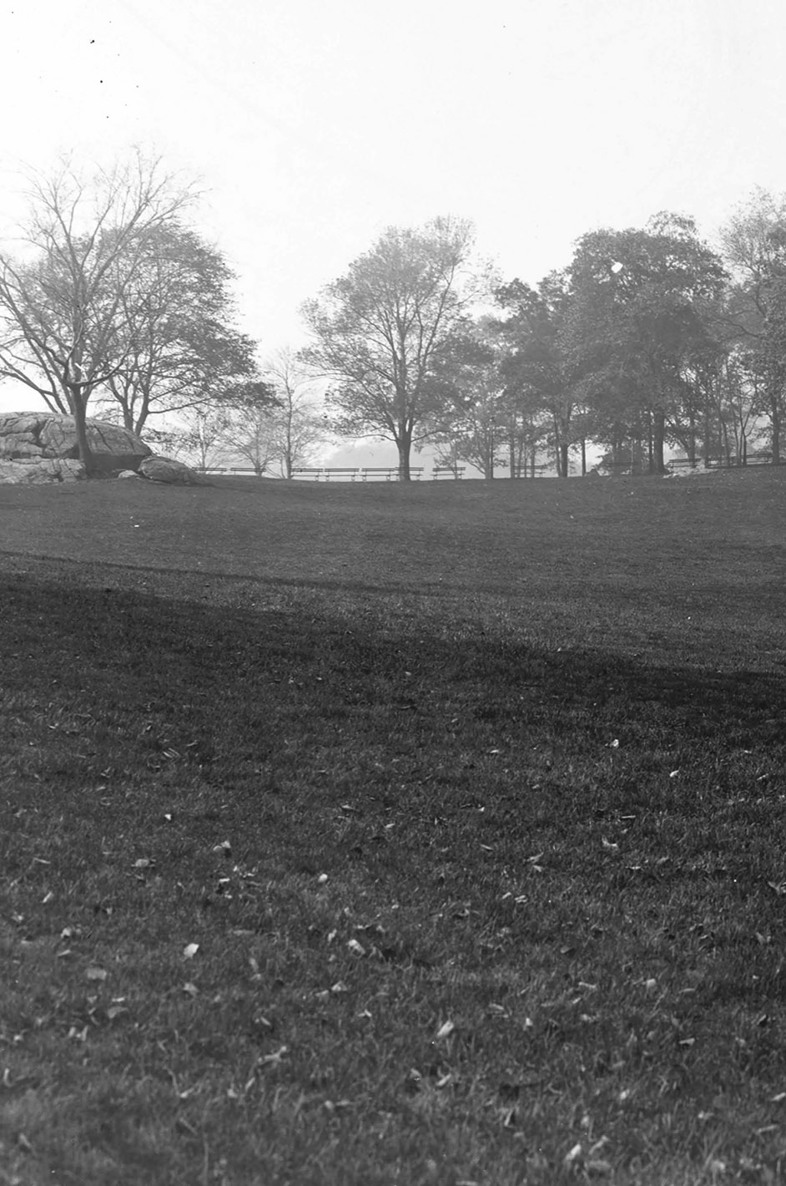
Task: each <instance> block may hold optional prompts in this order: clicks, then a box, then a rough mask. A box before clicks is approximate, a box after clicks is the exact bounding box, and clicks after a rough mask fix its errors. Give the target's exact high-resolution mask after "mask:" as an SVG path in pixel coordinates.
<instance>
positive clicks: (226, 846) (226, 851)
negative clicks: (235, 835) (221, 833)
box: [213, 840, 232, 857]
mask: <svg viewBox="0 0 786 1186" xmlns="http://www.w3.org/2000/svg"><path fill="white" fill-rule="evenodd" d="M213 852H220V853H223V855H224V856H225V857H229V856H231V855H232V845H231V844H230V843H229V841H228V840H222V841H221V843H220V844H214V845H213Z"/></svg>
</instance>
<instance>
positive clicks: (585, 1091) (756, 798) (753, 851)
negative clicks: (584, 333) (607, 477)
mask: <svg viewBox="0 0 786 1186" xmlns="http://www.w3.org/2000/svg"><path fill="white" fill-rule="evenodd" d="M785 523H786V471H781V470H767V469H757V470H755V471H753V472H750V473H736V472H735V473H730V474H712V475H708V476H706V477H704V476H702V477H695V478H686V479H680V480H676V479H675V480H660V481H659V480H649V479H641V480H638V481H629V480H620V481H601V480H596V481H592V480H590V479H585V480H579V479H575V480H570V481H568V482H564V483H562V482H557V481H555V480H540V481H535V482H518V483H512V482H503V481H498V482H493V483H484V482H442V483H412V484H411V485H410V486H402V485H398V484H395V483H392V484H368V485H366V484H360V483H358V484H346V485H344V484H341V485H322V484H319V485H318V484H287V483H283V482H280V483H276V482H270V481H256V480H243V479H225V480H222V479H216V480H215V481H214V482H213V484H211V485H207V486H204V487H197V488H184V489H179V488H174V487H172V488H170V487H163V486H155V485H152V484H143V483H141V482H131V481H127V482H115V483H111V482H105V483H91V484H84V485H83V484H75V485H73V486H63V487H59V488H52V487H50V488H43V487H42V488H30V489H20V488H18V487H8V486H7V487H3V486H0V787H1V788H2V795H1V796H0V824H1V828H0V846H1V847H0V1184H1V1186H7V1184H9V1186H10V1184H11V1183H15V1184H16V1186H40V1184H43V1183H56V1184H58V1186H66V1184H68V1186H99V1184H107V1186H109V1184H112V1186H138V1184H140V1183H145V1184H146V1186H147V1184H150V1186H158V1184H160V1186H202V1184H204V1186H211V1184H215V1186H250V1184H252V1183H256V1184H259V1186H279V1184H292V1186H311V1184H314V1186H317V1184H326V1186H374V1184H379V1186H383V1184H388V1183H401V1184H402V1186H419V1184H421V1183H422V1184H426V1183H430V1184H436V1186H442V1184H445V1186H461V1184H463V1186H469V1184H472V1183H475V1184H477V1186H513V1184H522V1186H523V1184H524V1183H532V1184H543V1186H552V1184H554V1186H559V1184H560V1183H567V1182H571V1183H575V1182H577V1181H598V1182H602V1183H613V1184H633V1183H640V1184H642V1186H652V1184H663V1186H688V1184H694V1183H718V1184H720V1183H726V1182H746V1183H748V1182H750V1183H759V1182H761V1183H780V1182H782V1181H783V1180H784V1178H785V1177H786V850H785V848H784V836H785V835H786V828H785V825H786V763H785V761H784V759H785V758H786V622H785V619H784V608H785V602H786V596H785V594H784V587H785V581H784V578H785V577H786V541H785V540H784V524H785Z"/></svg>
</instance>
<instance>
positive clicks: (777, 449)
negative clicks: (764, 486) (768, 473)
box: [770, 395, 781, 465]
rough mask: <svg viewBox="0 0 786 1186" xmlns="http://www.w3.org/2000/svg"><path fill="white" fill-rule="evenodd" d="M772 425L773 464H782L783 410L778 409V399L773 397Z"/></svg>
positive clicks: (771, 405)
mask: <svg viewBox="0 0 786 1186" xmlns="http://www.w3.org/2000/svg"><path fill="white" fill-rule="evenodd" d="M770 424H771V425H772V464H773V465H780V463H781V410H780V408H779V407H778V397H777V395H773V398H772V399H771V401H770Z"/></svg>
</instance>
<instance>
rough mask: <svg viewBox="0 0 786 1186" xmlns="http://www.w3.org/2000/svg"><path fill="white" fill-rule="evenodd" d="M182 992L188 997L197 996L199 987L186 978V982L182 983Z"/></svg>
mask: <svg viewBox="0 0 786 1186" xmlns="http://www.w3.org/2000/svg"><path fill="white" fill-rule="evenodd" d="M183 992H184V993H185V994H186V996H188V997H196V996H199V989H198V988H197V986H196V985H195V984H192V982H191V981H190V980H187V981H186V983H185V984H184V985H183Z"/></svg>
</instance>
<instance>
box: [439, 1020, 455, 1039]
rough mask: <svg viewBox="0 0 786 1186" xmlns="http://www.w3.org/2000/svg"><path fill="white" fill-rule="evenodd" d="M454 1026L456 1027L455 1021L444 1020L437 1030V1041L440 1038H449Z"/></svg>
mask: <svg viewBox="0 0 786 1186" xmlns="http://www.w3.org/2000/svg"><path fill="white" fill-rule="evenodd" d="M455 1028H456V1025H455V1022H453V1021H446V1022H444V1023H443V1024H442V1025H441V1026H440V1027H439V1029H438V1030H437V1041H439V1040H440V1039H442V1038H449V1037H450V1035H451V1034H452V1033H453V1031H454V1030H455Z"/></svg>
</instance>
